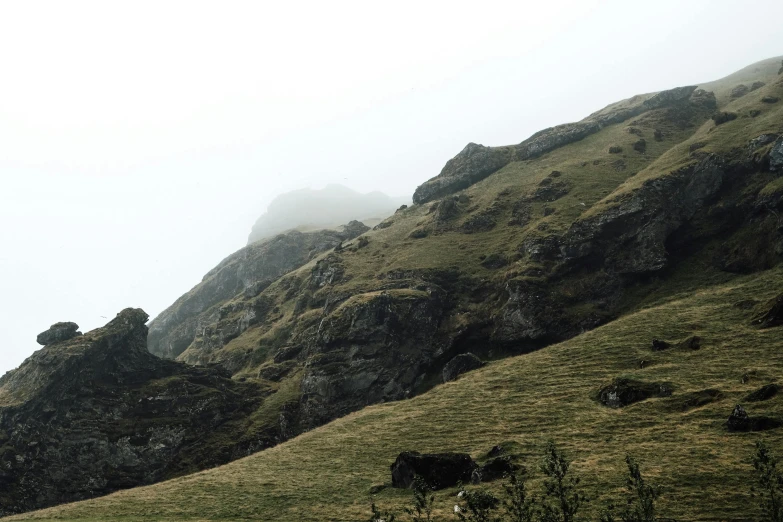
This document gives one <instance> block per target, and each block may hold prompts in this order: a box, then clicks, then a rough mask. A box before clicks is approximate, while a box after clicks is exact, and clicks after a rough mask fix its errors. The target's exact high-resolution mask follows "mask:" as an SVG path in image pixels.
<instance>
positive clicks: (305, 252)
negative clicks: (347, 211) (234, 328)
mask: <svg viewBox="0 0 783 522" xmlns="http://www.w3.org/2000/svg"><path fill="white" fill-rule="evenodd" d="M367 230H369V227H366V226H364V225H363V224H362V223H360V222H358V221H352V222H351V223H348V224H347V225H345V226H344V227H343V230H340V231H335V230H321V231H318V232H306V233H303V232H296V231H293V232H288V233H286V234H280V235H278V236H276V237H274V238H272V239H269V240H267V241H262V242H257V243H253V244H252V245H249V246H246V247H245V248H242V249H240V250H238V251H237V252H235V253H234V254H232V255H230V256H229V257H227V258H226V259H224V260H223V261H222V262H221V263H220V264H219V265H218V266H216V267H215V268H213V269H212V270H210V271H209V273H207V275H205V276H204V278H203V279H202V281H201V283H199V284H198V285H196V286H195V287H193V289H192V290H190V292H188V293H187V294H185V295H183V296H182V297H180V298H179V299H177V301H176V302H175V303H174V304H173V305H171V306H170V307H168V308H167V309H166V310H164V311H163V312H161V313H160V315H158V316H157V317H156V318H155V320H154V321H152V322H151V323H150V334H149V339H148V348H149V351H150V352H152V353H154V354H155V355H158V356H160V357H165V358H168V359H174V358H176V357H177V356H179V355H180V354H181V353H182V352H184V351H185V350H186V349H187V348H188V346H190V344H191V343H192V342H193V340H194V339H195V337H196V334H197V333H198V332H199V331H200V330H203V328H204V327H206V326H208V325H210V324H213V323H215V322H217V321H218V319H219V316H220V310H219V308H220V305H221V304H222V303H224V302H225V301H227V300H229V299H231V298H233V297H234V296H236V295H237V294H244V295H247V296H249V297H253V296H256V295H258V294H259V293H260V292H261V291H262V290H263V289H264V288H266V287H267V286H268V285H269V284H270V283H272V282H273V281H274V280H276V279H278V278H279V277H281V276H283V275H285V274H286V273H288V272H290V271H291V270H294V269H295V268H298V267H300V266H302V265H304V264H305V263H307V262H308V261H310V260H311V259H312V258H313V257H315V256H316V255H318V254H320V253H321V252H324V251H326V250H329V249H332V248H334V247H336V246H338V245H340V244H341V243H342V242H343V241H348V240H350V239H353V238H354V237H356V236H359V235H361V234H363V233H364V232H366V231H367Z"/></svg>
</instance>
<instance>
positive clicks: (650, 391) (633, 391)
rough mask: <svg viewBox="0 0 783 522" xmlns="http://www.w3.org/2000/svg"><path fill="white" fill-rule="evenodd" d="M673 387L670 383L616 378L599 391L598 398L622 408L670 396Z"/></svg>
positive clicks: (605, 403) (603, 402) (611, 406)
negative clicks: (654, 398)
mask: <svg viewBox="0 0 783 522" xmlns="http://www.w3.org/2000/svg"><path fill="white" fill-rule="evenodd" d="M671 394H672V387H671V385H670V384H668V383H657V382H642V381H635V380H632V379H615V380H614V381H612V383H611V384H608V385H606V386H604V387H603V388H601V389H600V390H599V391H598V400H599V401H600V402H601V404H604V405H605V406H609V407H610V408H622V407H623V406H628V405H629V404H633V403H635V402H639V401H643V400H646V399H650V398H653V397H668V396H670V395H671Z"/></svg>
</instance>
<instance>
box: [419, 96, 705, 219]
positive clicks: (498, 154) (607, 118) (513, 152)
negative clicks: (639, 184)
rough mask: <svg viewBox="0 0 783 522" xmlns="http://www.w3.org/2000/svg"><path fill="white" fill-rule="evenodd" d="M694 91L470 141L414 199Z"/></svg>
mask: <svg viewBox="0 0 783 522" xmlns="http://www.w3.org/2000/svg"><path fill="white" fill-rule="evenodd" d="M694 91H696V86H690V87H678V88H676V89H671V90H668V91H663V92H660V93H657V94H654V95H652V96H650V97H637V99H636V100H634V103H632V104H630V105H628V106H620V107H612V108H607V109H604V110H603V111H600V112H597V113H595V114H592V115H590V116H589V117H587V118H586V119H584V120H582V121H580V122H577V123H568V124H565V125H558V126H557V127H552V128H549V129H545V130H543V131H540V132H537V133H536V134H534V135H532V136H531V137H530V138H528V139H526V140H525V141H523V142H522V143H520V144H519V145H513V146H508V147H485V146H483V145H477V144H475V143H469V144H468V145H467V146H466V147H465V148H464V149H463V150H462V152H460V153H459V154H457V155H456V156H455V157H454V158H453V159H451V160H449V162H448V163H446V166H445V167H443V170H442V171H441V173H440V174H439V175H438V176H436V177H434V178H432V179H431V180H429V181H427V182H426V183H424V184H423V185H421V186H419V188H417V189H416V192H414V194H413V202H414V203H416V204H422V203H427V202H428V201H432V200H434V199H437V198H441V197H443V196H446V195H448V194H453V193H454V192H457V191H459V190H462V189H465V188H467V187H469V186H470V185H473V184H474V183H476V182H478V181H481V180H482V179H484V178H486V177H487V176H489V175H490V174H492V173H493V172H496V171H498V170H499V169H501V168H502V167H505V166H506V165H508V164H509V163H510V162H511V161H525V160H529V159H533V158H537V157H539V156H541V155H542V154H544V153H546V152H549V151H551V150H554V149H557V148H560V147H563V146H565V145H568V144H569V143H574V142H576V141H579V140H582V139H584V138H586V137H587V136H590V135H591V134H594V133H596V132H598V131H600V130H601V129H602V128H604V127H605V126H606V125H611V124H616V123H621V122H623V121H625V120H627V119H629V118H633V117H635V116H638V115H639V114H641V113H643V112H646V111H651V110H655V109H660V108H664V107H669V106H673V105H676V104H678V103H683V102H685V101H686V100H688V99H689V98H690V97H691V95H692V94H693V93H694ZM699 96H700V97H701V98H705V99H706V100H707V101H706V102H705V101H702V100H700V101H699V102H700V103H704V104H706V105H707V106H708V107H711V108H714V107H715V104H714V98H710V97H709V96H705V95H701V94H700V95H699ZM610 152H612V151H610Z"/></svg>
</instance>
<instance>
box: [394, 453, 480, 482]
mask: <svg viewBox="0 0 783 522" xmlns="http://www.w3.org/2000/svg"><path fill="white" fill-rule="evenodd" d="M477 468H478V466H477V465H476V463H475V462H473V459H472V458H470V455H468V454H466V453H419V452H416V451H404V452H402V453H400V454H399V455H398V456H397V459H396V460H395V461H394V463H393V464H392V465H391V476H392V486H393V487H395V488H409V487H411V486H412V485H413V479H414V478H415V477H417V476H418V477H421V479H422V480H424V482H425V483H426V484H427V485H429V486H430V487H432V488H433V489H436V490H437V489H445V488H450V487H452V486H456V485H457V484H460V483H464V484H467V483H468V481H470V478H471V475H472V474H473V471H474V470H476V469H477Z"/></svg>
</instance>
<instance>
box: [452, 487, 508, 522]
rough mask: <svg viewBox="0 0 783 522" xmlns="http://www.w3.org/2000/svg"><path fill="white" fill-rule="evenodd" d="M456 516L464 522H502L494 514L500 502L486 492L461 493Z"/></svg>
mask: <svg viewBox="0 0 783 522" xmlns="http://www.w3.org/2000/svg"><path fill="white" fill-rule="evenodd" d="M458 498H459V499H460V502H459V504H457V505H456V506H454V514H455V515H456V516H457V518H458V519H459V520H461V521H463V522H500V518H498V517H497V516H495V514H494V512H495V510H496V509H497V508H498V505H499V504H500V500H499V499H498V498H497V497H495V496H494V495H492V494H491V493H487V492H486V491H482V490H476V491H464V490H463V491H460V492H459V495H458Z"/></svg>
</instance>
